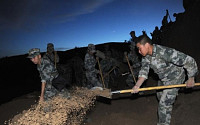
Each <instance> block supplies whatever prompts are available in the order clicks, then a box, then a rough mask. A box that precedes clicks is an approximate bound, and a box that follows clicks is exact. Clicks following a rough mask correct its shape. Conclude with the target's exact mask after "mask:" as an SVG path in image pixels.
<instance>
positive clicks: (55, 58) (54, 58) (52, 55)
mask: <svg viewBox="0 0 200 125" xmlns="http://www.w3.org/2000/svg"><path fill="white" fill-rule="evenodd" d="M43 58H48V59H49V60H50V61H52V62H53V63H55V61H56V63H58V62H59V56H58V54H56V55H55V54H53V53H51V54H49V53H45V54H44V56H43Z"/></svg>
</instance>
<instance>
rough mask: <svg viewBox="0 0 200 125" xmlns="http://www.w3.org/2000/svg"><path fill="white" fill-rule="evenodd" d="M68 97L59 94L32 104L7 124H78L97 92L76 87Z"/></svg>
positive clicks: (92, 103) (92, 104)
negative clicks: (48, 99)
mask: <svg viewBox="0 0 200 125" xmlns="http://www.w3.org/2000/svg"><path fill="white" fill-rule="evenodd" d="M70 95H71V97H70V99H66V98H62V97H60V96H56V97H54V98H53V99H52V100H50V101H46V102H42V103H39V104H36V105H33V106H32V107H31V108H30V109H28V110H24V111H23V112H22V113H20V114H18V115H16V116H15V117H14V118H13V119H11V120H9V121H8V123H6V124H9V125H80V124H81V123H82V122H83V120H84V119H85V117H86V113H87V112H88V111H89V110H90V109H91V108H92V107H94V105H95V101H96V96H97V95H98V92H96V91H91V90H88V89H85V88H76V89H74V90H73V91H72V92H71V93H70Z"/></svg>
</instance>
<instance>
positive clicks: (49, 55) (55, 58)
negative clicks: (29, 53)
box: [43, 43, 59, 64]
mask: <svg viewBox="0 0 200 125" xmlns="http://www.w3.org/2000/svg"><path fill="white" fill-rule="evenodd" d="M43 58H48V59H49V60H50V61H52V62H53V63H54V64H55V61H56V63H58V62H59V56H58V54H57V53H56V52H55V51H54V45H53V44H52V43H48V44H47V52H46V53H45V54H44V56H43Z"/></svg>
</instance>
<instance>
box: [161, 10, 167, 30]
mask: <svg viewBox="0 0 200 125" xmlns="http://www.w3.org/2000/svg"><path fill="white" fill-rule="evenodd" d="M168 16H169V12H168V10H166V15H165V16H164V17H163V19H162V26H164V27H165V26H167V24H168Z"/></svg>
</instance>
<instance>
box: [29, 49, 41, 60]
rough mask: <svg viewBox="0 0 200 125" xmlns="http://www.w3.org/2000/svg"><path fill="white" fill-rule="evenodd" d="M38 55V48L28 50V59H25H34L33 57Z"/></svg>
mask: <svg viewBox="0 0 200 125" xmlns="http://www.w3.org/2000/svg"><path fill="white" fill-rule="evenodd" d="M39 54H40V49H38V48H33V49H30V50H29V52H28V57H27V58H34V57H35V56H37V55H39Z"/></svg>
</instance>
